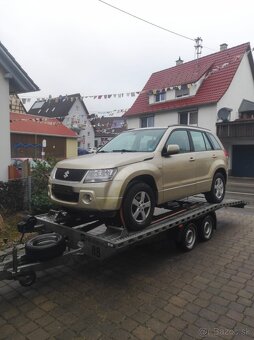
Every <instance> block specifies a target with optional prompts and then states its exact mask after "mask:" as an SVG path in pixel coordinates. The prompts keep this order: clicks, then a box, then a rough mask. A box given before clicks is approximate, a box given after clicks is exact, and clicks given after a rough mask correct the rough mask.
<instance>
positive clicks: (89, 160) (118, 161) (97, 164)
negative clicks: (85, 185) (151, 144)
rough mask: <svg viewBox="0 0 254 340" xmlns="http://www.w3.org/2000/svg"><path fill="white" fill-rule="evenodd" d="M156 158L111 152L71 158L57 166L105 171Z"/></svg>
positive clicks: (144, 153)
mask: <svg viewBox="0 0 254 340" xmlns="http://www.w3.org/2000/svg"><path fill="white" fill-rule="evenodd" d="M153 157H154V152H110V153H94V154H89V155H84V156H80V157H77V158H69V159H65V160H63V161H60V162H58V163H57V164H56V167H57V168H64V169H105V168H116V167H119V166H124V165H127V164H133V163H137V162H143V161H145V160H148V159H152V158H153Z"/></svg>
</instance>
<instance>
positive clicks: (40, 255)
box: [25, 233, 66, 261]
mask: <svg viewBox="0 0 254 340" xmlns="http://www.w3.org/2000/svg"><path fill="white" fill-rule="evenodd" d="M65 249H66V242H65V239H64V238H63V236H62V235H60V234H57V233H50V234H42V235H38V236H35V237H33V238H32V239H30V240H28V241H27V242H26V244H25V251H26V256H27V257H28V258H29V259H31V260H33V261H47V260H50V259H53V258H55V257H57V256H60V255H62V253H63V252H64V251H65Z"/></svg>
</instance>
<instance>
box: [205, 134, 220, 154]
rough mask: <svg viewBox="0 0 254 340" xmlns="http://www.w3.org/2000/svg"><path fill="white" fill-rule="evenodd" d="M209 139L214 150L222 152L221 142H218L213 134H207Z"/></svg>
mask: <svg viewBox="0 0 254 340" xmlns="http://www.w3.org/2000/svg"><path fill="white" fill-rule="evenodd" d="M207 134H208V137H209V139H210V141H211V143H212V145H213V148H214V150H221V146H220V144H219V142H218V141H217V139H216V138H215V137H214V135H212V134H211V133H209V132H208V133H207Z"/></svg>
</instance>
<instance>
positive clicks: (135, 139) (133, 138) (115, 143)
mask: <svg viewBox="0 0 254 340" xmlns="http://www.w3.org/2000/svg"><path fill="white" fill-rule="evenodd" d="M165 131H166V129H164V128H160V129H140V130H131V131H126V132H123V133H121V134H120V135H118V136H116V137H115V138H114V139H112V140H111V141H110V142H108V143H107V144H106V145H105V146H103V147H102V148H101V149H100V150H99V151H98V152H152V151H154V150H155V149H156V147H157V145H158V143H159V141H160V140H161V137H162V136H163V134H164V133H165Z"/></svg>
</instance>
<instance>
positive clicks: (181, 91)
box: [175, 85, 190, 98]
mask: <svg viewBox="0 0 254 340" xmlns="http://www.w3.org/2000/svg"><path fill="white" fill-rule="evenodd" d="M189 94H190V90H189V88H188V87H187V85H181V88H180V89H179V88H176V89H175V96H176V98H179V97H183V96H189Z"/></svg>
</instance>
